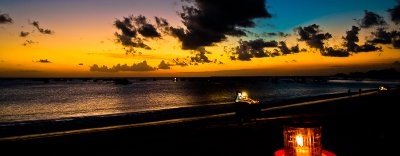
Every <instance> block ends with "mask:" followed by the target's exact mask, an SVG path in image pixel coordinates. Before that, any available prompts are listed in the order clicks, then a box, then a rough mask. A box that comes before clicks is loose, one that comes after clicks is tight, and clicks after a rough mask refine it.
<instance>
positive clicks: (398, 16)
mask: <svg viewBox="0 0 400 156" xmlns="http://www.w3.org/2000/svg"><path fill="white" fill-rule="evenodd" d="M388 12H389V14H390V17H391V20H392V21H393V22H394V23H396V24H400V0H397V5H396V6H395V7H394V8H392V9H389V10H388Z"/></svg>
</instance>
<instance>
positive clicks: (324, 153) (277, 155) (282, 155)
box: [275, 149, 336, 156]
mask: <svg viewBox="0 0 400 156" xmlns="http://www.w3.org/2000/svg"><path fill="white" fill-rule="evenodd" d="M275 156H285V150H284V149H281V150H278V151H276V152H275ZM322 156H336V154H335V153H332V152H329V151H327V150H322Z"/></svg>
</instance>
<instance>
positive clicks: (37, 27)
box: [30, 21, 54, 35]
mask: <svg viewBox="0 0 400 156" xmlns="http://www.w3.org/2000/svg"><path fill="white" fill-rule="evenodd" d="M30 24H32V25H33V26H34V27H35V28H36V29H37V30H38V31H39V32H40V33H42V34H48V35H51V34H53V33H54V31H52V30H50V29H44V28H41V27H40V25H39V21H33V22H32V23H30Z"/></svg>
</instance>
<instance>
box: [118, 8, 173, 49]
mask: <svg viewBox="0 0 400 156" xmlns="http://www.w3.org/2000/svg"><path fill="white" fill-rule="evenodd" d="M155 20H156V23H157V26H160V27H161V26H165V25H168V22H167V21H166V20H165V19H162V18H158V17H156V18H155ZM114 26H115V27H116V28H117V29H119V30H120V31H121V34H120V33H118V32H116V33H115V37H116V38H117V40H116V41H117V43H121V44H122V45H123V46H125V47H128V49H127V52H129V53H131V52H132V53H135V52H136V50H134V49H133V48H143V49H148V50H149V49H151V48H150V46H148V45H147V44H145V43H144V42H143V40H144V39H146V38H160V37H161V34H160V33H159V31H158V30H157V28H156V27H155V26H154V25H152V24H151V23H149V21H148V20H147V18H146V17H145V16H143V15H139V16H129V17H123V20H119V19H117V20H115V21H114ZM138 34H140V36H139V35H138Z"/></svg>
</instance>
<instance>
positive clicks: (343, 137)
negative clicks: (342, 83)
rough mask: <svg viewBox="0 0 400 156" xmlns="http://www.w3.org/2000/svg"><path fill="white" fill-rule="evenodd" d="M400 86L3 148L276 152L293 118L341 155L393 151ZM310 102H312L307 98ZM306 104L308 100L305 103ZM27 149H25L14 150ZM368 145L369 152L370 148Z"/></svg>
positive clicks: (89, 151) (54, 151)
mask: <svg viewBox="0 0 400 156" xmlns="http://www.w3.org/2000/svg"><path fill="white" fill-rule="evenodd" d="M399 93H400V90H399V89H393V90H390V91H383V92H375V93H373V94H365V96H364V95H363V96H358V95H354V96H352V97H349V98H339V99H338V100H335V101H329V100H328V101H323V102H321V103H316V104H309V105H301V106H296V107H288V108H284V109H276V110H267V111H264V112H263V113H262V114H261V115H260V116H258V117H257V118H256V119H255V120H249V121H246V122H243V123H239V122H237V121H236V120H235V118H234V117H233V116H225V117H216V118H207V119H201V120H192V121H184V122H176V123H171V124H154V125H149V126H138V127H127V128H121V129H113V130H107V131H98V132H92V133H81V134H73V135H61V136H54V137H48V138H38V139H28V140H19V141H3V142H0V146H1V147H4V149H5V151H9V152H14V153H18V154H19V153H25V152H27V153H29V154H31V153H38V154H42V155H43V154H45V155H55V154H59V152H60V151H64V152H65V153H63V154H66V153H67V154H74V153H76V152H80V153H83V154H113V155H115V154H126V153H132V154H146V155H161V154H163V155H165V154H172V155H273V153H274V152H275V151H277V150H280V149H282V148H283V135H282V132H283V131H282V130H283V126H284V125H285V124H287V123H290V122H291V121H293V120H294V119H302V118H310V119H316V120H319V121H320V123H321V125H322V127H323V128H322V136H323V139H322V144H323V149H325V150H328V151H331V152H334V153H335V154H337V155H341V156H342V155H345V156H346V155H382V152H385V153H395V151H394V150H395V149H390V148H388V147H386V145H388V143H389V142H392V141H395V140H394V139H393V138H392V136H394V135H396V134H397V133H396V132H394V131H393V130H391V129H392V128H393V126H395V124H396V123H397V120H396V119H397V118H398V114H397V113H396V112H395V111H396V110H397V109H395V108H396V105H395V104H397V103H399V102H400V100H399V99H398V98H397V96H398V95H399ZM308 102H310V101H308ZM305 103H307V101H305ZM16 148H23V149H26V151H15V150H13V149H16ZM367 149H368V150H367Z"/></svg>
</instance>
